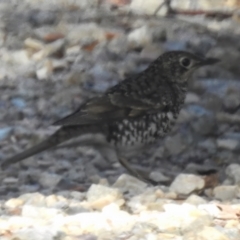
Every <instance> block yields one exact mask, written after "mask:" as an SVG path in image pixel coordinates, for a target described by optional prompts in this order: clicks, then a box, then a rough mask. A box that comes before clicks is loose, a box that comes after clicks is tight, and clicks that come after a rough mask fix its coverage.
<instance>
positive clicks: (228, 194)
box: [213, 186, 239, 201]
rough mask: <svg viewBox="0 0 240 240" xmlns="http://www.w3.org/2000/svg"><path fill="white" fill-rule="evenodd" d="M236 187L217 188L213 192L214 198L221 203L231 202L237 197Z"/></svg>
mask: <svg viewBox="0 0 240 240" xmlns="http://www.w3.org/2000/svg"><path fill="white" fill-rule="evenodd" d="M238 191H239V190H238V188H237V186H217V187H215V188H214V190H213V194H214V197H215V198H216V199H219V200H221V201H229V200H230V201H231V200H233V199H234V198H236V197H237V194H238Z"/></svg>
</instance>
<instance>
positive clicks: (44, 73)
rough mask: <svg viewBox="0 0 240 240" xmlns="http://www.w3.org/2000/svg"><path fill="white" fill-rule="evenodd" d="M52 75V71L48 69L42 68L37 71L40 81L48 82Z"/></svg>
mask: <svg viewBox="0 0 240 240" xmlns="http://www.w3.org/2000/svg"><path fill="white" fill-rule="evenodd" d="M51 74H52V69H49V68H48V67H43V68H40V69H38V70H37V71H36V75H37V78H38V80H47V79H48V78H49V77H50V76H51Z"/></svg>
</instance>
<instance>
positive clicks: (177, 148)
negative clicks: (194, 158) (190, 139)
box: [165, 134, 186, 155]
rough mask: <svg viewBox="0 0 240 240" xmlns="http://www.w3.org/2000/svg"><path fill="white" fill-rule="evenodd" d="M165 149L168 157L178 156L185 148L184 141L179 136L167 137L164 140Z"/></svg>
mask: <svg viewBox="0 0 240 240" xmlns="http://www.w3.org/2000/svg"><path fill="white" fill-rule="evenodd" d="M165 147H166V149H167V150H168V152H169V154H170V155H178V154H180V153H181V152H182V151H183V150H184V149H185V148H186V144H185V139H183V137H182V136H181V135H180V134H176V135H174V136H171V137H170V136H169V137H167V138H166V141H165Z"/></svg>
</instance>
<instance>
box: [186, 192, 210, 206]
mask: <svg viewBox="0 0 240 240" xmlns="http://www.w3.org/2000/svg"><path fill="white" fill-rule="evenodd" d="M185 203H189V204H192V205H200V204H205V203H207V201H206V200H205V199H204V198H202V197H199V196H198V195H195V194H192V195H190V196H189V197H188V198H187V199H186V200H185Z"/></svg>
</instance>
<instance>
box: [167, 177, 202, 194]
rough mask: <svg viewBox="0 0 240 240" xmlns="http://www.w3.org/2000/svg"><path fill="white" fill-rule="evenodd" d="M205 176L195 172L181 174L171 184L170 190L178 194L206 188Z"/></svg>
mask: <svg viewBox="0 0 240 240" xmlns="http://www.w3.org/2000/svg"><path fill="white" fill-rule="evenodd" d="M204 185H205V182H204V180H203V178H201V177H199V176H196V175H193V174H179V175H178V176H177V177H176V178H175V179H174V181H173V182H172V184H171V186H170V190H171V191H173V192H176V193H178V194H183V195H188V194H190V193H192V192H194V191H199V190H201V189H203V188H204Z"/></svg>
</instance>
